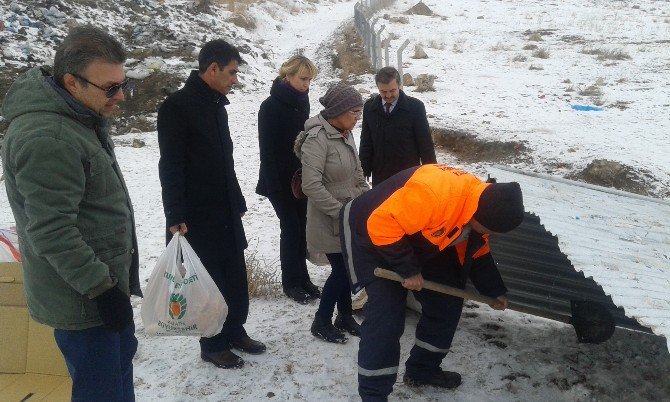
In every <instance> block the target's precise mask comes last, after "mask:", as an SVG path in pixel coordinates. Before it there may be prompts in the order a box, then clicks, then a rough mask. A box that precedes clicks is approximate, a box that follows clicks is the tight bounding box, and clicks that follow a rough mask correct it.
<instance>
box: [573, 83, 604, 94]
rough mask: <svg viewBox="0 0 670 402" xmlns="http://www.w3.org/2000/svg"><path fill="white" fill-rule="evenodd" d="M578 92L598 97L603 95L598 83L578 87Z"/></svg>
mask: <svg viewBox="0 0 670 402" xmlns="http://www.w3.org/2000/svg"><path fill="white" fill-rule="evenodd" d="M579 94H580V95H581V96H591V97H600V96H603V90H602V88H600V87H599V86H598V85H595V84H593V85H589V86H588V87H586V88H580V89H579Z"/></svg>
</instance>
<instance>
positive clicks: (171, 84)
mask: <svg viewBox="0 0 670 402" xmlns="http://www.w3.org/2000/svg"><path fill="white" fill-rule="evenodd" d="M183 82H184V78H182V77H181V76H178V75H175V74H170V73H166V72H163V71H159V72H155V73H153V74H151V75H150V76H148V77H147V78H145V79H143V80H132V81H131V83H130V88H132V96H128V97H127V100H126V101H125V102H123V105H122V106H121V114H120V116H121V117H131V116H135V115H138V114H147V113H155V112H156V111H157V110H158V105H160V104H161V103H163V100H164V99H165V97H166V96H167V95H168V94H170V93H171V92H173V91H174V89H175V88H179V87H180V86H181V84H182V83H183Z"/></svg>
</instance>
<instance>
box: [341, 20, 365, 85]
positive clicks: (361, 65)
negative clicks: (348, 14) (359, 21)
mask: <svg viewBox="0 0 670 402" xmlns="http://www.w3.org/2000/svg"><path fill="white" fill-rule="evenodd" d="M332 65H333V68H335V69H339V70H341V72H340V78H341V79H342V80H343V81H348V82H352V81H353V80H354V78H353V77H356V76H360V75H364V74H374V70H373V69H372V66H371V65H370V59H369V58H368V55H367V54H366V53H365V48H364V46H363V40H362V39H361V37H360V35H359V34H358V32H357V31H356V29H355V28H354V25H353V24H349V25H347V26H346V27H345V28H344V30H343V31H342V33H341V35H339V40H338V41H337V42H336V43H335V54H334V55H333V56H332Z"/></svg>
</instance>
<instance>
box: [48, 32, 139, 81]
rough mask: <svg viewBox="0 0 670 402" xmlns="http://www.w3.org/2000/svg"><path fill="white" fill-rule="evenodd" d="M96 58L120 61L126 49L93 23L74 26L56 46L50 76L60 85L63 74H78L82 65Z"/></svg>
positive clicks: (82, 70) (112, 61)
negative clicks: (51, 74)
mask: <svg viewBox="0 0 670 402" xmlns="http://www.w3.org/2000/svg"><path fill="white" fill-rule="evenodd" d="M96 60H101V61H104V62H106V63H111V64H123V63H124V62H125V61H126V51H125V50H123V46H121V43H119V41H117V40H116V39H114V37H112V36H111V35H110V34H108V33H107V32H105V31H103V30H101V29H100V28H96V27H94V26H93V25H83V26H79V27H74V28H72V29H71V30H70V33H69V34H68V35H67V36H66V37H65V39H63V43H61V44H60V46H58V48H57V49H56V55H55V56H54V67H53V74H54V80H55V81H56V83H57V84H58V85H60V86H63V77H64V76H65V74H67V73H70V74H75V75H79V76H82V75H83V74H84V70H86V67H88V65H89V64H91V63H92V62H94V61H96ZM83 85H86V83H84V84H83Z"/></svg>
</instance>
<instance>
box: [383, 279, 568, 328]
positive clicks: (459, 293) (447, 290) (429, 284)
mask: <svg viewBox="0 0 670 402" xmlns="http://www.w3.org/2000/svg"><path fill="white" fill-rule="evenodd" d="M375 276H378V277H380V278H384V279H390V280H392V281H396V282H401V283H402V282H403V281H404V280H405V279H404V278H403V277H402V276H400V275H398V274H397V273H395V272H393V271H389V270H388V269H383V268H375ZM423 287H424V288H425V289H428V290H432V291H434V292H438V293H443V294H446V295H451V296H456V297H460V298H461V299H464V300H474V301H478V302H480V303H485V304H488V305H491V304H495V303H497V302H498V299H494V298H493V297H488V296H484V295H479V294H475V293H470V292H467V291H465V290H463V289H458V288H454V287H451V286H447V285H443V284H441V283H437V282H433V281H428V280H425V279H424V281H423ZM507 308H508V309H510V310H514V311H518V312H520V313H525V314H531V315H535V316H538V317H543V318H547V319H550V320H554V321H560V322H564V323H566V324H572V322H571V320H570V317H566V316H564V315H560V314H555V313H551V312H549V311H544V310H540V309H536V308H533V307H528V306H522V305H519V304H515V303H512V302H508V304H507Z"/></svg>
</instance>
